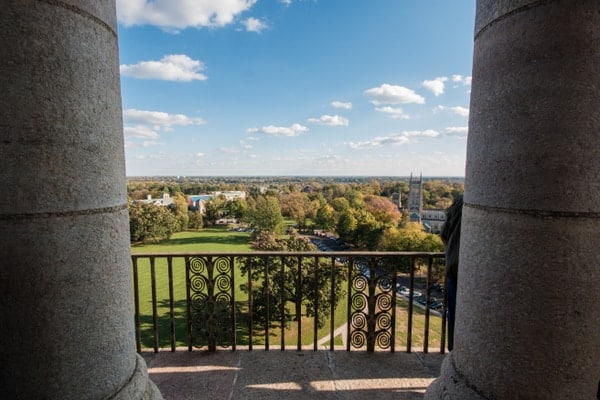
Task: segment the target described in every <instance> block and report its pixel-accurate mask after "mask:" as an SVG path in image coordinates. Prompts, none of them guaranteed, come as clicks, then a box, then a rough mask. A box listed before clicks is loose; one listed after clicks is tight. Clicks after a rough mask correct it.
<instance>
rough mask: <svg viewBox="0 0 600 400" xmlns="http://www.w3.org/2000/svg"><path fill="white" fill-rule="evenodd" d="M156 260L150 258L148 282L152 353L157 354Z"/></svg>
mask: <svg viewBox="0 0 600 400" xmlns="http://www.w3.org/2000/svg"><path fill="white" fill-rule="evenodd" d="M155 261H156V259H155V258H154V257H153V256H151V257H150V280H151V285H152V332H153V333H154V352H155V353H158V311H157V308H156V264H155Z"/></svg>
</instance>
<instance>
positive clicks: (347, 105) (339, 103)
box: [331, 100, 352, 110]
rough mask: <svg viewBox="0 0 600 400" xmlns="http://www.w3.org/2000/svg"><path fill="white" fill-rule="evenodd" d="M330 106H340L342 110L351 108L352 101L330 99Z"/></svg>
mask: <svg viewBox="0 0 600 400" xmlns="http://www.w3.org/2000/svg"><path fill="white" fill-rule="evenodd" d="M331 106H332V107H333V108H341V109H344V110H352V103H350V102H349V101H348V102H344V101H337V100H336V101H332V102H331Z"/></svg>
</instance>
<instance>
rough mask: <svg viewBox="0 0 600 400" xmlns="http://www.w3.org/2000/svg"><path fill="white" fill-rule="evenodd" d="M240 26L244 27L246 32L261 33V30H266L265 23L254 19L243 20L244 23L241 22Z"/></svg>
mask: <svg viewBox="0 0 600 400" xmlns="http://www.w3.org/2000/svg"><path fill="white" fill-rule="evenodd" d="M242 25H244V27H245V28H246V30H247V31H248V32H256V33H261V32H262V31H263V30H265V29H267V28H268V26H267V24H266V23H264V22H263V21H261V20H260V19H258V18H254V17H250V18H247V19H245V20H244V21H242Z"/></svg>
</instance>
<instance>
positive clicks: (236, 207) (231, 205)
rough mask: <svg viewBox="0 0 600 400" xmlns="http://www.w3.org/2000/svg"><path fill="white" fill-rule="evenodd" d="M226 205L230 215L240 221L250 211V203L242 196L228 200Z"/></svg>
mask: <svg viewBox="0 0 600 400" xmlns="http://www.w3.org/2000/svg"><path fill="white" fill-rule="evenodd" d="M226 207H227V210H228V212H229V215H231V216H232V217H234V218H235V219H237V220H238V221H242V220H243V219H244V217H245V216H246V213H247V212H248V203H246V200H244V199H242V198H241V197H236V198H235V199H233V200H230V201H228V202H227V204H226Z"/></svg>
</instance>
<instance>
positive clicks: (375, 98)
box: [364, 83, 425, 105]
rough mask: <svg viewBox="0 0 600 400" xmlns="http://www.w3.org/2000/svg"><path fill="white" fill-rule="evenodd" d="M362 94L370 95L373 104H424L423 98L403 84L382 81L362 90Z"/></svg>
mask: <svg viewBox="0 0 600 400" xmlns="http://www.w3.org/2000/svg"><path fill="white" fill-rule="evenodd" d="M364 95H365V96H367V97H371V98H372V100H371V102H372V103H373V104H375V105H380V104H408V103H416V104H424V103H425V99H424V98H423V97H422V96H420V95H418V94H417V93H415V92H414V90H412V89H408V88H405V87H404V86H396V85H390V84H387V83H384V84H383V85H381V86H379V87H374V88H371V89H367V90H365V91H364Z"/></svg>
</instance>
